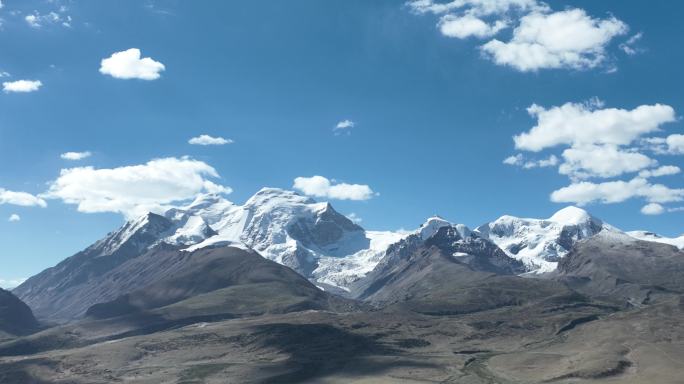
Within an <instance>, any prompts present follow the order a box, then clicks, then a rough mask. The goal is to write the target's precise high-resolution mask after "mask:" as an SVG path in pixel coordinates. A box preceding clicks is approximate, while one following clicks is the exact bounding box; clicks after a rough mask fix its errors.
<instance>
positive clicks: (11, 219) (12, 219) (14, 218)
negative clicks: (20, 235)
mask: <svg viewBox="0 0 684 384" xmlns="http://www.w3.org/2000/svg"><path fill="white" fill-rule="evenodd" d="M7 221H9V222H10V223H16V222H17V221H21V217H20V216H19V215H17V214H16V213H13V214H11V215H10V217H9V218H8V219H7Z"/></svg>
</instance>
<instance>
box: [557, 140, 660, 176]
mask: <svg viewBox="0 0 684 384" xmlns="http://www.w3.org/2000/svg"><path fill="white" fill-rule="evenodd" d="M563 159H565V162H564V163H563V164H562V165H561V166H560V167H559V169H558V171H559V172H560V173H561V174H563V175H568V176H571V177H573V178H588V177H603V178H608V177H615V176H620V175H622V174H624V173H630V172H637V171H640V170H642V169H644V168H648V167H653V166H656V165H658V162H657V161H655V160H653V159H651V158H649V157H648V156H646V155H643V154H641V153H638V152H631V151H624V150H620V149H619V148H618V147H617V146H615V145H586V146H579V147H572V148H568V149H566V150H564V151H563Z"/></svg>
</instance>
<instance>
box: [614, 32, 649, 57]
mask: <svg viewBox="0 0 684 384" xmlns="http://www.w3.org/2000/svg"><path fill="white" fill-rule="evenodd" d="M643 36H644V34H643V33H642V32H639V33H637V34H635V35H633V36H632V37H630V38H629V39H627V41H625V42H624V43H622V44H620V49H622V51H623V52H624V53H626V54H628V55H630V56H633V55H636V54H637V53H639V52H641V50H640V49H639V48H636V47H635V46H634V45H635V44H636V43H637V42H639V40H641V38H642V37H643Z"/></svg>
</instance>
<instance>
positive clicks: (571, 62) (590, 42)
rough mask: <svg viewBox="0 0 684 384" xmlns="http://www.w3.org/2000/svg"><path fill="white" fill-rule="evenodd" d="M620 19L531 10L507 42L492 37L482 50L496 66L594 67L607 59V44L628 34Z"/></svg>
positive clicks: (578, 11)
mask: <svg viewBox="0 0 684 384" xmlns="http://www.w3.org/2000/svg"><path fill="white" fill-rule="evenodd" d="M627 30H628V27H627V25H626V24H625V23H623V22H622V21H620V20H618V19H616V18H614V17H611V18H608V19H594V18H592V17H591V16H589V15H587V13H586V12H585V11H584V10H583V9H569V10H565V11H560V12H553V13H543V12H533V13H530V14H528V15H526V16H524V17H522V18H521V19H520V25H518V26H517V27H516V28H515V30H514V31H513V37H512V38H511V40H510V41H508V42H502V41H500V40H496V39H495V40H492V41H490V42H488V43H486V44H485V45H483V46H482V50H483V52H484V53H485V54H486V55H488V56H489V57H490V58H491V59H492V60H493V61H494V62H495V63H497V64H499V65H508V66H511V67H513V68H515V69H517V70H519V71H523V72H525V71H536V70H539V69H545V68H572V69H587V68H594V67H596V66H598V65H599V64H601V63H603V62H604V61H605V59H606V47H607V45H608V44H609V43H610V41H611V40H612V39H613V38H614V37H615V36H619V35H623V34H625V33H627Z"/></svg>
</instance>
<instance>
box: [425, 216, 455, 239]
mask: <svg viewBox="0 0 684 384" xmlns="http://www.w3.org/2000/svg"><path fill="white" fill-rule="evenodd" d="M450 226H451V223H450V222H448V221H446V220H444V219H443V218H441V217H439V216H432V217H429V218H428V219H427V220H425V223H423V225H421V226H420V229H419V231H420V237H421V238H422V239H423V240H426V239H428V238H430V237H432V236H433V235H434V234H435V233H437V231H439V229H440V228H442V227H450Z"/></svg>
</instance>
